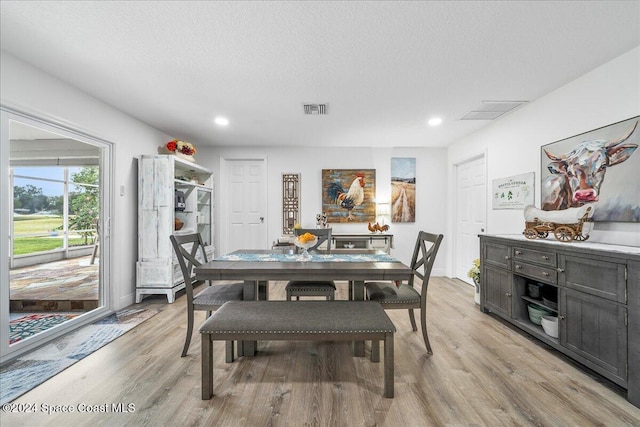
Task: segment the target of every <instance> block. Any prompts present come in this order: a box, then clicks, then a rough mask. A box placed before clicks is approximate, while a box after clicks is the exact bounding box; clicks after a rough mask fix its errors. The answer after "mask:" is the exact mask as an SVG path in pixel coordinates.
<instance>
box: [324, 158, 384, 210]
mask: <svg viewBox="0 0 640 427" xmlns="http://www.w3.org/2000/svg"><path fill="white" fill-rule="evenodd" d="M322 174H323V175H322V176H323V180H322V181H323V187H324V189H325V190H326V193H325V194H326V198H324V200H323V210H325V211H327V212H328V214H329V222H340V221H344V220H346V221H347V222H349V221H354V222H366V221H370V220H371V218H373V217H375V203H374V202H373V195H374V194H375V187H374V185H373V184H374V183H375V170H335V169H328V170H327V169H325V170H323V171H322ZM345 183H347V184H348V187H347V185H345ZM346 188H348V189H347V190H345V189H346ZM371 190H373V191H371ZM354 209H356V211H357V214H355V213H354ZM332 218H333V219H334V220H333V221H332ZM336 220H337V221H336Z"/></svg>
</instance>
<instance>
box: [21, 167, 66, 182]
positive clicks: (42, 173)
mask: <svg viewBox="0 0 640 427" xmlns="http://www.w3.org/2000/svg"><path fill="white" fill-rule="evenodd" d="M13 174H14V175H22V176H29V177H33V178H45V179H53V180H57V181H62V180H63V179H64V168H62V167H60V166H38V167H15V168H13Z"/></svg>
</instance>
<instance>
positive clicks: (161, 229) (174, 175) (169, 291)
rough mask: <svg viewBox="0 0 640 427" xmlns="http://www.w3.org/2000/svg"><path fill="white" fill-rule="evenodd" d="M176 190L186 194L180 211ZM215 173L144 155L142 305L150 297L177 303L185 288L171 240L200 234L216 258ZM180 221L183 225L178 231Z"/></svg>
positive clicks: (138, 267) (141, 165)
mask: <svg viewBox="0 0 640 427" xmlns="http://www.w3.org/2000/svg"><path fill="white" fill-rule="evenodd" d="M176 191H181V192H182V193H184V198H185V208H184V210H182V211H179V210H176V209H175V194H176ZM213 201H214V197H213V172H211V171H210V170H209V169H206V168H204V167H202V166H200V165H198V164H196V163H193V162H189V161H187V160H182V159H180V158H178V157H176V156H173V155H144V156H141V157H140V158H139V159H138V262H137V263H136V302H137V303H139V302H141V301H142V299H143V298H144V296H145V295H152V294H160V295H166V296H167V300H168V301H169V302H170V303H172V302H174V301H175V295H176V292H178V291H179V290H181V289H183V288H184V280H183V278H182V272H181V271H180V266H179V265H178V261H177V259H176V257H175V254H174V253H173V248H172V246H171V241H170V240H169V236H170V235H171V234H187V233H194V232H199V233H200V234H201V235H202V239H203V241H204V243H205V245H206V252H207V256H208V257H209V259H212V258H213V256H214V248H213V246H212V242H213ZM176 219H178V220H180V222H182V224H183V226H182V228H181V229H180V230H175V224H176V221H175V220H176Z"/></svg>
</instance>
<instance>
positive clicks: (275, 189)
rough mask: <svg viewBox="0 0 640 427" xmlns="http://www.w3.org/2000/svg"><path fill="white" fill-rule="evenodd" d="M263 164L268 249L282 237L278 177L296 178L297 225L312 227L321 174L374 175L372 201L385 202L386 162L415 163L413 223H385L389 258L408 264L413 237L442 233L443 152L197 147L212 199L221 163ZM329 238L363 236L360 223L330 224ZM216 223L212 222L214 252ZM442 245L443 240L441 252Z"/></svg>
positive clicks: (440, 261)
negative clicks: (211, 182)
mask: <svg viewBox="0 0 640 427" xmlns="http://www.w3.org/2000/svg"><path fill="white" fill-rule="evenodd" d="M262 157H266V158H267V177H268V178H267V179H268V188H269V201H268V213H267V220H268V232H267V234H268V239H269V242H268V243H269V244H270V243H271V242H272V241H274V240H276V239H277V238H278V237H279V236H281V235H282V232H281V228H280V227H281V223H282V173H300V174H301V184H302V185H301V187H302V188H301V211H302V212H301V225H302V226H303V227H315V225H316V220H315V218H316V214H317V213H320V212H322V193H321V191H322V169H358V168H362V169H375V170H376V198H377V200H378V201H382V200H386V201H389V199H390V196H391V183H390V178H391V177H390V167H391V157H415V158H416V183H417V190H416V222H415V223H391V224H390V226H391V228H390V230H389V232H390V233H392V234H393V235H394V249H392V254H393V255H394V256H396V257H398V258H399V259H401V260H403V261H405V262H407V263H409V262H410V261H411V255H412V253H413V247H414V244H415V239H416V236H417V234H418V231H420V230H425V231H429V232H433V233H444V231H445V226H446V216H445V209H444V206H445V203H446V200H447V193H446V188H445V186H444V185H443V177H444V176H445V171H446V168H445V163H446V162H445V160H446V150H445V149H427V148H418V149H415V148H414V149H408V148H332V149H325V148H291V147H270V148H263V147H259V148H256V147H249V148H236V147H202V148H199V149H198V162H201V163H203V164H205V165H207V167H210V168H212V169H213V170H214V173H215V176H216V195H219V194H220V162H221V158H245V159H248V158H262ZM224 203H225V201H224V200H219V197H218V199H217V200H216V212H215V214H216V217H217V218H220V206H221V205H223V204H224ZM331 225H332V228H333V230H334V232H336V233H339V232H362V233H368V230H367V224H366V223H356V224H331ZM219 227H220V221H218V220H216V239H215V241H216V247H220V242H219V241H218V240H217V236H219V235H220V233H219V231H218V230H219ZM447 244H448V236H446V235H445V239H444V241H443V244H442V245H443V246H442V249H441V250H442V251H443V253H444V252H445V251H444V248H446V246H447ZM444 271H445V257H444V256H442V257H440V256H439V257H438V258H437V260H436V264H435V266H434V270H433V274H434V275H443V274H444Z"/></svg>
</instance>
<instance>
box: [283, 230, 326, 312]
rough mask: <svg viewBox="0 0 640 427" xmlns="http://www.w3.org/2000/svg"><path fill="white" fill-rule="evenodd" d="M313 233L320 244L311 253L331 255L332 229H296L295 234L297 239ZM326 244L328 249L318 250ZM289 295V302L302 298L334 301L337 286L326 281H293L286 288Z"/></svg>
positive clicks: (311, 249)
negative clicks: (314, 297)
mask: <svg viewBox="0 0 640 427" xmlns="http://www.w3.org/2000/svg"><path fill="white" fill-rule="evenodd" d="M307 232H308V233H311V234H313V235H315V236H316V237H317V238H318V242H317V243H316V244H315V245H314V246H313V247H311V248H309V251H315V252H322V253H326V254H329V253H331V229H330V228H296V229H294V230H293V233H294V235H295V236H296V237H298V236H300V235H302V234H304V233H307ZM324 242H327V246H326V249H324V250H321V249H318V248H319V247H320V246H321V245H322V244H323V243H324ZM284 289H285V291H286V293H287V301H291V298H292V297H296V300H299V299H300V297H309V296H323V297H325V298H326V299H327V300H334V299H335V295H336V284H335V283H334V282H333V281H326V280H292V281H290V282H289V283H287V286H286V287H285V288H284Z"/></svg>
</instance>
